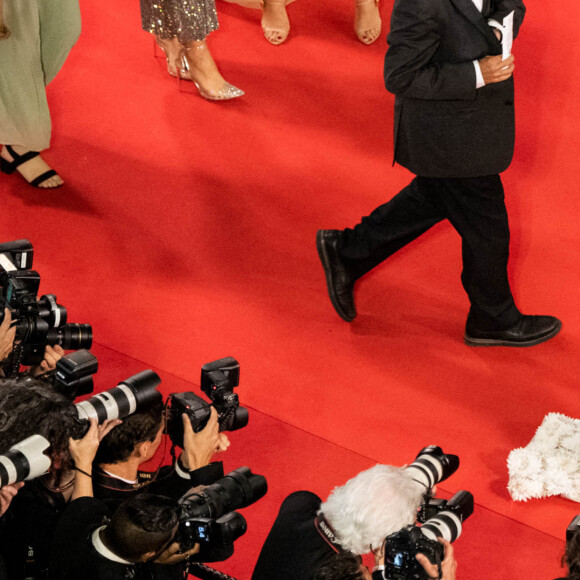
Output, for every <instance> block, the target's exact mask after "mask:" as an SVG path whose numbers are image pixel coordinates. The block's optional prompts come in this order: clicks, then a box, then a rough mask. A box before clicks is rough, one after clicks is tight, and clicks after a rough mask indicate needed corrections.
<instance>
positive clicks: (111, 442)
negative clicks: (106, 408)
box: [95, 403, 164, 465]
mask: <svg viewBox="0 0 580 580" xmlns="http://www.w3.org/2000/svg"><path fill="white" fill-rule="evenodd" d="M163 427H164V425H163V404H161V403H160V404H159V405H155V406H153V407H152V408H150V409H148V410H147V411H144V412H142V413H135V414H134V415H129V416H128V417H125V418H124V419H123V422H122V423H121V424H120V425H118V426H117V427H116V428H115V429H113V430H112V431H111V432H110V433H108V434H107V436H106V437H104V438H103V440H102V441H101V443H100V445H99V449H98V450H97V455H96V457H95V462H96V463H97V464H109V465H110V464H115V463H123V462H125V461H128V460H130V459H134V460H135V461H136V462H137V463H144V462H146V461H148V460H149V459H151V458H152V457H153V456H154V455H155V452H156V451H157V448H158V447H159V444H160V443H161V439H162V436H163Z"/></svg>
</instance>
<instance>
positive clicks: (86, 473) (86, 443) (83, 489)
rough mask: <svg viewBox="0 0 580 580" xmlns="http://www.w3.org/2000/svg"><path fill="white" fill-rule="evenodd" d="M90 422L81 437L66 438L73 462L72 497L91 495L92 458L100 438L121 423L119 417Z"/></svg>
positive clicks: (90, 420)
mask: <svg viewBox="0 0 580 580" xmlns="http://www.w3.org/2000/svg"><path fill="white" fill-rule="evenodd" d="M89 422H90V424H91V426H90V428H89V430H88V431H87V433H86V435H85V436H84V437H83V438H82V439H73V438H72V437H70V438H69V440H68V448H69V451H70V455H71V457H72V460H73V461H74V464H75V469H76V472H77V473H76V476H75V486H74V488H73V493H72V499H73V500H75V499H77V498H79V497H92V496H93V480H92V473H93V460H94V458H95V455H96V454H97V449H98V447H99V443H100V442H101V439H102V438H103V437H104V436H105V435H106V434H107V433H108V432H109V431H110V430H111V429H112V428H113V427H116V426H117V425H119V424H120V423H121V421H120V420H119V419H115V420H113V421H105V422H104V423H103V424H102V425H97V421H96V419H89Z"/></svg>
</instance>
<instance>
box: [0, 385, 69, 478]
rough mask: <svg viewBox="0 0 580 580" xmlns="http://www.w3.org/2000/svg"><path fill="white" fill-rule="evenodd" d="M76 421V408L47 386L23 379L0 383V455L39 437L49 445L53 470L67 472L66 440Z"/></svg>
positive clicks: (67, 454) (67, 453) (67, 452)
mask: <svg viewBox="0 0 580 580" xmlns="http://www.w3.org/2000/svg"><path fill="white" fill-rule="evenodd" d="M76 418H77V411H76V409H75V406H74V405H73V404H72V403H71V402H70V401H69V400H67V399H66V398H65V397H63V396H62V395H60V394H58V393H56V392H55V391H54V390H53V389H52V388H51V387H50V386H49V385H47V384H46V383H43V382H40V381H36V380H33V379H22V378H16V379H2V380H1V381H0V453H5V452H6V451H8V449H10V447H12V446H13V445H14V444H16V443H19V442H20V441H23V440H24V439H26V438H28V437H30V436H31V435H34V434H38V435H42V436H43V437H44V438H45V439H46V440H47V441H48V442H49V443H50V451H49V454H50V457H51V459H52V460H53V468H55V469H61V468H68V466H69V451H68V440H69V437H70V434H71V433H72V432H73V430H74V427H75V426H76Z"/></svg>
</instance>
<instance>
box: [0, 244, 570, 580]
mask: <svg viewBox="0 0 580 580" xmlns="http://www.w3.org/2000/svg"><path fill="white" fill-rule="evenodd" d="M31 251H32V246H31V245H30V243H29V242H28V241H27V240H20V241H18V242H11V243H9V244H0V288H1V289H2V297H3V300H4V302H3V306H4V309H3V315H2V321H1V323H0V375H1V376H0V580H7V579H9V580H73V579H74V580H79V579H82V580H93V579H94V580H97V579H103V578H106V579H107V580H126V579H135V580H179V579H182V578H187V576H188V574H192V575H195V576H197V577H199V578H216V579H219V578H221V579H224V578H225V579H227V578H229V579H230V580H234V579H231V577H230V576H227V575H225V574H222V573H219V572H217V571H215V570H212V569H211V568H209V567H207V566H205V565H202V563H204V562H205V563H211V562H217V561H223V560H226V559H228V558H229V557H230V556H231V555H232V554H233V553H234V542H235V540H236V539H237V538H239V537H240V536H241V535H242V534H244V533H245V532H246V529H247V524H246V521H245V519H244V517H243V516H242V515H241V514H240V513H239V512H238V511H237V510H239V509H243V508H245V507H247V506H249V505H251V504H253V503H254V502H256V501H258V500H259V499H260V498H262V497H263V496H264V495H265V493H266V491H267V483H266V479H265V478H264V477H263V476H261V475H256V474H253V473H252V472H251V471H250V469H249V468H247V467H240V468H238V469H236V470H234V471H232V472H230V473H228V474H227V475H226V474H224V469H223V464H222V463H221V461H216V460H215V456H216V454H219V453H222V452H224V451H226V450H227V449H228V447H229V446H230V441H229V438H228V436H227V435H226V432H228V431H235V430H237V429H240V428H242V427H244V426H245V425H246V424H247V422H248V411H247V409H245V408H243V407H241V406H240V405H239V401H238V397H237V395H236V394H235V393H234V388H235V387H237V386H238V383H239V364H238V362H237V361H236V360H235V359H233V358H231V357H227V358H224V359H220V360H218V361H214V362H211V363H208V364H206V365H203V367H202V372H201V385H200V386H201V390H202V392H203V393H204V394H205V395H206V396H207V397H208V398H209V399H210V400H211V403H208V402H207V401H205V400H204V399H203V398H201V397H199V396H197V395H196V394H194V393H193V392H185V393H174V394H172V395H170V396H169V397H168V399H167V400H166V401H164V400H163V397H162V395H161V394H160V392H159V391H158V390H157V387H158V386H159V384H160V383H161V379H160V378H159V377H158V375H157V374H156V373H154V372H153V371H151V370H146V371H142V372H141V373H138V374H137V375H134V376H132V377H129V378H127V379H125V380H124V381H122V382H121V383H119V384H118V385H117V386H115V387H113V388H111V389H109V390H107V391H103V392H101V393H99V394H96V395H93V396H91V397H89V398H85V399H84V400H82V401H80V402H77V399H78V397H80V396H84V395H90V394H92V391H93V383H92V375H93V374H94V373H95V372H96V370H97V362H96V358H95V357H94V356H93V355H92V354H91V353H90V352H89V351H87V350H85V349H87V348H90V346H91V343H92V330H91V328H90V326H89V325H74V324H67V323H66V310H65V309H64V308H63V307H62V306H60V305H58V304H57V303H56V298H55V297H54V296H52V295H47V296H42V297H41V298H40V299H38V298H37V290H38V282H39V276H38V275H37V274H36V273H35V272H33V271H31V270H29V269H28V268H30V266H31V265H32V262H31V260H32V257H31ZM7 264H8V267H6V265H7ZM16 264H18V265H19V266H18V267H17V266H16ZM10 265H12V266H13V267H11V266H10ZM31 280H32V281H33V283H32V285H30V281H31ZM66 350H71V351H73V352H71V353H69V354H65V351H66ZM164 438H167V439H168V440H169V441H170V442H171V452H172V453H171V462H170V463H169V464H167V465H163V466H162V467H159V468H158V469H157V470H156V471H155V472H148V471H143V470H142V467H143V466H144V465H145V464H146V463H147V462H149V461H150V460H151V459H152V458H153V457H154V456H155V454H156V452H157V450H158V448H159V447H160V445H161V443H162V440H163V439H164ZM458 467H459V458H458V457H457V456H455V455H452V454H448V453H444V452H443V450H442V449H441V448H440V447H437V446H435V445H431V446H428V447H425V448H423V449H422V450H421V451H420V452H419V454H418V455H417V457H416V458H415V460H414V461H413V462H412V463H411V464H409V465H407V466H405V467H402V468H398V467H394V466H388V465H376V466H374V467H372V468H371V469H368V470H365V471H363V472H361V473H359V474H358V475H356V476H355V477H353V478H352V479H350V480H349V481H348V482H346V483H345V484H344V485H342V486H339V487H336V488H335V489H334V490H333V491H332V493H331V494H330V495H329V497H328V498H327V499H326V500H325V501H322V499H321V498H320V497H318V496H317V495H315V494H314V493H311V492H309V491H297V492H294V493H292V494H290V495H289V496H288V497H287V498H286V499H285V500H284V502H283V503H282V505H281V507H280V510H279V513H278V515H277V517H276V518H275V521H274V523H273V525H272V527H271V529H270V532H269V534H268V537H267V538H266V541H265V543H264V545H263V547H262V549H261V552H260V555H259V557H258V560H257V562H256V565H255V569H254V572H253V575H252V580H365V579H366V580H368V579H371V580H380V579H384V580H406V579H416V580H427V579H436V578H437V579H439V580H455V579H456V571H457V561H456V560H455V556H454V551H453V546H452V542H454V541H455V540H456V539H457V538H458V537H459V536H460V534H461V533H462V528H463V524H464V522H465V521H466V520H467V519H468V518H469V517H470V516H471V515H472V513H473V509H474V500H473V496H472V495H471V493H469V492H467V491H459V492H457V493H456V494H455V495H454V496H453V497H452V498H451V499H450V500H448V501H445V500H442V499H438V498H436V497H435V493H436V486H437V484H438V483H439V482H441V481H444V480H446V479H447V478H449V477H450V476H451V475H453V473H455V471H456V470H457V469H458ZM579 528H580V516H578V517H576V518H575V519H574V521H573V522H572V523H571V524H570V527H569V528H568V530H567V549H566V554H565V564H566V565H567V567H568V570H569V575H568V576H567V578H568V579H576V580H580V534H579V533H578V529H579ZM366 554H371V555H372V558H373V559H374V566H373V567H372V568H371V569H368V568H367V567H365V565H364V564H363V560H362V556H363V555H366Z"/></svg>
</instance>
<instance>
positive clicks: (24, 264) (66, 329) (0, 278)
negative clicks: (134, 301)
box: [0, 240, 93, 376]
mask: <svg viewBox="0 0 580 580" xmlns="http://www.w3.org/2000/svg"><path fill="white" fill-rule="evenodd" d="M32 256H33V248H32V244H31V243H30V241H29V240H16V241H13V242H7V243H4V244H0V321H1V320H2V319H3V318H4V308H8V309H9V310H10V311H11V313H12V319H13V321H15V325H16V341H17V342H18V343H17V344H15V345H14V350H13V353H12V355H11V365H10V367H11V368H10V369H8V370H7V373H6V374H7V376H16V374H17V373H18V370H19V368H20V365H21V364H23V365H26V366H32V365H36V364H39V363H40V362H41V361H42V359H43V358H44V350H45V348H46V346H47V345H49V346H54V345H56V344H58V345H60V346H61V347H62V348H63V349H65V350H76V349H79V348H90V347H91V344H92V342H93V330H92V328H91V326H90V325H89V324H67V321H66V320H67V312H66V308H65V307H64V306H61V305H60V304H58V303H57V301H56V296H55V295H54V294H45V295H43V296H41V297H40V298H37V295H38V288H39V286H40V275H39V274H38V272H35V271H34V270H31V269H30V268H31V267H32Z"/></svg>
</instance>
